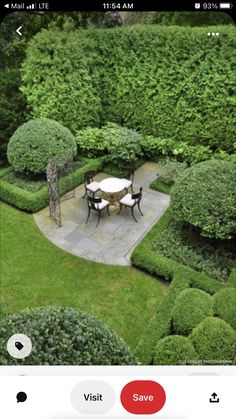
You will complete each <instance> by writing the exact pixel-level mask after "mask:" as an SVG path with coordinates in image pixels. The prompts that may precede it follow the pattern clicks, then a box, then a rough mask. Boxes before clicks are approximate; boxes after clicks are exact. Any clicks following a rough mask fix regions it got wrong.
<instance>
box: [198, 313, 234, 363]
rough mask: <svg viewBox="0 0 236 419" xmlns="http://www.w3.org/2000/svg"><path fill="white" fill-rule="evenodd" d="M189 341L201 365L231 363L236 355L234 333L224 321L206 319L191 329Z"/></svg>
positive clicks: (211, 318) (214, 318)
mask: <svg viewBox="0 0 236 419" xmlns="http://www.w3.org/2000/svg"><path fill="white" fill-rule="evenodd" d="M190 340H191V342H192V344H193V346H194V348H195V350H196V351H197V353H198V355H199V357H200V359H199V362H200V363H202V364H207V363H209V364H212V365H214V364H226V365H229V364H231V363H232V362H233V360H234V357H235V353H236V332H235V331H234V330H233V329H232V327H231V326H230V325H229V324H228V323H226V322H225V321H224V320H221V319H218V318H216V317H207V318H206V319H204V320H203V321H202V322H201V323H199V325H198V326H196V327H195V329H193V331H192V333H191V335H190Z"/></svg>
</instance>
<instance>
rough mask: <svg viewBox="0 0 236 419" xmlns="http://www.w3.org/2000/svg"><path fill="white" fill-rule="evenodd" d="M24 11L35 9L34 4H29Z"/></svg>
mask: <svg viewBox="0 0 236 419" xmlns="http://www.w3.org/2000/svg"><path fill="white" fill-rule="evenodd" d="M26 9H36V4H35V3H33V4H29V6H26Z"/></svg>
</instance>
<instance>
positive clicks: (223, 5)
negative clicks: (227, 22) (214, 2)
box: [220, 3, 232, 9]
mask: <svg viewBox="0 0 236 419" xmlns="http://www.w3.org/2000/svg"><path fill="white" fill-rule="evenodd" d="M231 8H232V4H231V3H220V9H231Z"/></svg>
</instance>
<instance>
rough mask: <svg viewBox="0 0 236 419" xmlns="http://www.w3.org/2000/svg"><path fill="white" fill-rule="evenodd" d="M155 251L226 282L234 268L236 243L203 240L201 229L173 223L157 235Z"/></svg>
mask: <svg viewBox="0 0 236 419" xmlns="http://www.w3.org/2000/svg"><path fill="white" fill-rule="evenodd" d="M152 249H153V250H154V251H155V252H156V253H161V254H163V255H164V256H166V257H168V258H171V259H172V260H175V261H177V262H179V263H181V264H183V265H185V266H189V267H190V268H192V269H194V270H196V271H199V272H203V273H205V274H207V275H208V276H209V277H211V278H215V279H217V280H220V281H226V280H227V279H228V277H229V274H230V271H231V269H232V267H233V261H234V259H235V253H236V243H235V241H234V240H228V241H222V240H214V239H209V238H205V237H202V236H201V235H200V232H199V229H196V228H194V227H192V226H191V225H189V224H186V223H181V222H177V221H175V220H172V221H171V222H170V223H169V224H168V227H167V228H166V229H164V230H162V231H161V232H160V233H159V234H157V235H156V237H155V238H154V240H153V243H152Z"/></svg>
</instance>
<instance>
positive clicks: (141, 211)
mask: <svg viewBox="0 0 236 419" xmlns="http://www.w3.org/2000/svg"><path fill="white" fill-rule="evenodd" d="M138 209H139V212H140V214H141V215H142V216H143V213H142V211H141V208H140V203H138Z"/></svg>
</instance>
